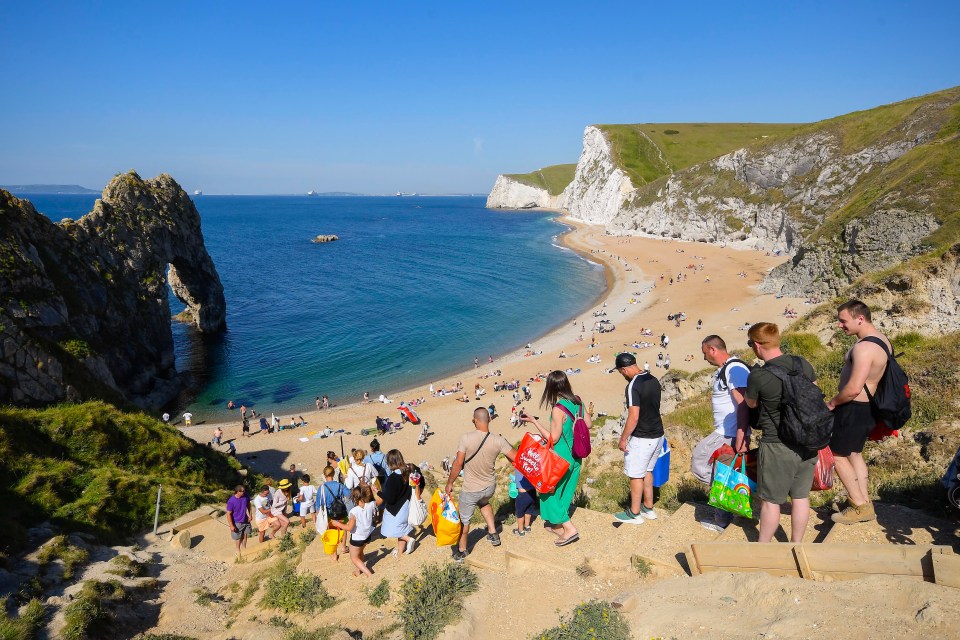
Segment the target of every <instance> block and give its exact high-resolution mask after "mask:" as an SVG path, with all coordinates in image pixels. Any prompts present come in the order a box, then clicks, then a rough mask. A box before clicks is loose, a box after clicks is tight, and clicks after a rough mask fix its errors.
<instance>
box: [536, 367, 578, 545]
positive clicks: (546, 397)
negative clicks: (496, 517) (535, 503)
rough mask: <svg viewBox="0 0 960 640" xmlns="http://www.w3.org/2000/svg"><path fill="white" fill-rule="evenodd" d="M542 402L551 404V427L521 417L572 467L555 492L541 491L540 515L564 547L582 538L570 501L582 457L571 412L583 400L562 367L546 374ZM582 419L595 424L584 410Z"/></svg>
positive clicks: (545, 406)
mask: <svg viewBox="0 0 960 640" xmlns="http://www.w3.org/2000/svg"><path fill="white" fill-rule="evenodd" d="M540 405H541V406H542V407H544V408H547V407H549V408H550V428H549V430H548V429H545V428H544V427H543V425H541V424H540V421H539V420H537V419H536V418H534V417H533V416H529V415H523V416H521V417H520V419H521V420H522V421H524V422H529V423H530V424H532V425H533V426H535V427H536V428H537V430H538V431H539V432H540V435H541V436H542V437H544V438H549V440H550V442H552V443H553V450H554V451H555V452H556V453H557V455H559V456H560V457H561V458H563V459H564V460H566V461H567V462H569V463H570V468H569V469H567V473H566V474H564V476H563V478H562V479H561V480H560V482H558V483H557V486H556V488H555V489H554V490H553V492H552V493H541V494H540V516H541V517H542V518H543V519H544V521H545V522H547V523H548V528H549V529H550V530H551V531H553V532H554V533H555V534H557V536H559V537H558V539H557V541H556V543H555V544H556V545H557V546H558V547H562V546H564V545H568V544H570V543H571V542H576V541H577V540H579V539H580V534H579V532H577V528H576V527H575V526H574V524H573V522H572V521H571V520H570V503H572V502H573V494H574V493H576V491H577V483H578V482H579V480H580V459H579V458H577V457H575V456H574V455H573V452H572V451H571V449H572V447H573V418H571V417H570V415H574V416H575V415H577V414H578V413H579V412H580V411H582V404H581V402H580V400H579V399H578V398H577V396H576V395H574V393H573V389H572V388H571V387H570V380H569V379H568V378H567V374H565V373H564V372H563V371H552V372H550V374H549V375H548V376H547V380H546V385H545V386H544V389H543V397H542V398H541V399H540ZM561 405H562V406H564V407H566V408H567V410H568V411H569V412H570V414H569V415H568V414H567V412H565V411H564V410H563V409H561V408H560V406H561ZM583 419H584V421H585V422H586V423H587V426H588V427H590V426H592V425H591V424H590V416H589V415H588V414H586V413H585V412H584V416H583Z"/></svg>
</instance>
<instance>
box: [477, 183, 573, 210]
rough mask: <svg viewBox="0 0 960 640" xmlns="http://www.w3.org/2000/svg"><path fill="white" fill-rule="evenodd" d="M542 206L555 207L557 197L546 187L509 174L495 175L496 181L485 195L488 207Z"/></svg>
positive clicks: (523, 207)
mask: <svg viewBox="0 0 960 640" xmlns="http://www.w3.org/2000/svg"><path fill="white" fill-rule="evenodd" d="M534 207H543V208H545V209H556V208H557V198H556V196H551V195H550V194H549V193H547V190H546V189H541V188H540V187H534V186H531V185H529V184H524V183H522V182H520V181H519V180H515V179H514V178H511V177H509V176H504V175H500V176H497V181H496V182H495V183H494V184H493V189H491V190H490V195H488V196H487V208H488V209H533V208H534Z"/></svg>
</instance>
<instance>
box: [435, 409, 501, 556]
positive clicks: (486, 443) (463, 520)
mask: <svg viewBox="0 0 960 640" xmlns="http://www.w3.org/2000/svg"><path fill="white" fill-rule="evenodd" d="M473 426H474V427H475V429H474V430H473V431H471V432H469V433H466V434H464V435H463V436H461V438H460V443H459V444H458V445H457V457H456V459H455V460H454V461H453V468H452V469H450V476H449V477H448V478H447V486H446V488H445V489H444V491H445V492H446V493H447V494H450V492H452V491H453V483H454V481H455V480H456V479H457V477H458V476H459V475H460V470H461V469H462V470H463V484H462V485H461V487H460V503H459V504H458V505H457V506H458V509H459V511H460V524H461V525H462V526H461V529H460V543H459V544H458V545H457V547H458V548H457V550H456V551H454V553H453V559H454V560H456V561H457V562H463V560H464V558H466V557H467V534H468V533H469V532H470V518H472V517H473V512H474V511H475V510H476V508H477V507H480V515H482V516H483V519H484V520H485V521H486V523H487V540H489V541H490V544H492V545H493V546H495V547H496V546H499V545H500V536H499V535H498V534H497V523H496V522H495V521H494V519H493V507H491V506H490V498H491V497H493V493H494V491H496V489H497V477H496V473H495V465H496V462H497V457H498V456H499V455H500V454H501V453H502V454H503V455H505V456H507V459H509V460H510V461H513V458H514V456H516V455H517V450H516V449H514V448H513V447H511V446H510V443H508V442H507V441H506V439H504V437H503V436H501V435H500V434H496V433H490V412H489V411H487V409H486V408H484V407H479V408H478V409H476V410H474V412H473Z"/></svg>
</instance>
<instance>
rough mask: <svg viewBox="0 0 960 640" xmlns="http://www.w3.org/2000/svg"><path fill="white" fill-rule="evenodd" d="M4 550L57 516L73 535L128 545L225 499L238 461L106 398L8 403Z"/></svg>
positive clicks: (2, 429)
mask: <svg viewBox="0 0 960 640" xmlns="http://www.w3.org/2000/svg"><path fill="white" fill-rule="evenodd" d="M0 459H2V460H3V461H4V464H3V465H0V501H2V502H3V504H5V505H6V506H5V509H6V511H5V512H6V514H7V518H8V520H7V522H8V525H9V526H7V527H4V528H3V529H2V530H0V548H8V549H9V548H15V547H18V546H22V545H23V544H24V543H25V537H24V528H25V527H29V526H31V525H33V524H35V523H37V522H40V521H43V520H46V519H49V520H51V521H52V522H53V523H54V524H56V525H57V526H59V527H61V528H62V529H64V530H67V531H87V532H90V533H93V534H95V535H97V537H98V538H100V539H101V540H103V541H105V542H119V541H121V540H123V539H124V538H125V537H126V536H129V535H131V534H133V533H136V532H139V531H142V530H144V529H146V528H148V527H149V526H151V525H152V524H153V515H154V508H155V505H156V498H157V485H158V484H162V485H163V498H162V501H161V510H160V517H161V519H162V520H170V519H172V518H174V517H176V516H179V515H181V514H183V513H185V512H187V511H190V510H191V509H194V508H196V507H198V506H200V505H202V504H205V503H209V502H211V501H214V502H224V501H225V500H226V498H227V497H229V493H230V489H231V488H232V487H233V486H234V485H235V484H236V482H237V481H238V480H239V479H240V476H239V475H238V473H237V468H238V467H237V465H236V462H234V461H232V460H229V459H228V458H227V457H226V456H224V455H222V454H220V453H218V452H215V451H213V450H212V449H210V448H209V447H204V446H201V445H199V444H197V443H194V442H193V441H191V440H189V439H187V438H186V437H184V436H183V435H181V434H180V433H179V432H178V431H177V430H176V429H175V428H174V427H172V426H169V425H164V424H163V423H161V422H160V421H158V420H156V419H155V418H151V417H149V416H147V415H144V414H142V413H127V412H123V411H120V410H118V409H116V408H114V407H112V406H110V405H108V404H105V403H103V402H90V403H85V404H76V405H58V406H52V407H49V408H47V409H40V410H36V409H18V408H12V407H0Z"/></svg>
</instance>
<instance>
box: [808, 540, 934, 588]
mask: <svg viewBox="0 0 960 640" xmlns="http://www.w3.org/2000/svg"><path fill="white" fill-rule="evenodd" d="M804 551H805V552H806V555H807V559H808V561H809V563H810V568H811V569H812V570H813V571H817V572H822V573H867V574H877V573H879V574H886V575H895V576H927V577H929V578H931V579H932V578H933V567H932V565H931V564H930V560H929V557H930V551H931V549H930V547H929V546H928V545H824V544H810V545H804ZM924 559H926V562H924V561H923V560H924Z"/></svg>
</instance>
